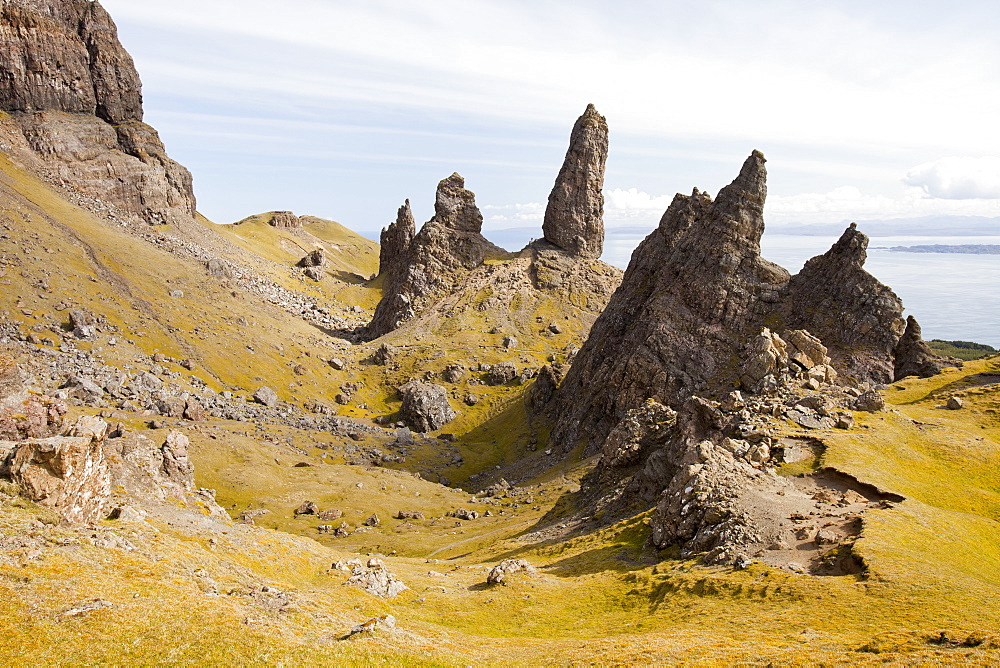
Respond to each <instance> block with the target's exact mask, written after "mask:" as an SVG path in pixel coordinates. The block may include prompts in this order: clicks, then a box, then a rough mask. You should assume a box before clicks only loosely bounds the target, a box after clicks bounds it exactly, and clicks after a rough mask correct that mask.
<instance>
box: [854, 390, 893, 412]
mask: <svg viewBox="0 0 1000 668" xmlns="http://www.w3.org/2000/svg"><path fill="white" fill-rule="evenodd" d="M851 408H852V409H854V410H856V411H866V412H868V413H877V412H878V411H880V410H882V409H884V408H885V399H883V398H882V395H881V394H879V393H878V392H877V391H876V390H868V391H867V392H864V393H862V394H861V396H860V397H858V398H857V399H855V400H854V401H853V402H852V403H851Z"/></svg>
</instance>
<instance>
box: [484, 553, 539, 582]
mask: <svg viewBox="0 0 1000 668" xmlns="http://www.w3.org/2000/svg"><path fill="white" fill-rule="evenodd" d="M522 571H523V572H524V573H526V574H527V575H534V574H535V573H536V570H535V567H534V566H532V565H531V564H530V563H529V562H528V561H527V560H526V559H504V560H503V561H501V562H500V563H499V564H497V565H496V566H494V567H493V568H491V569H490V572H489V574H488V575H487V576H486V583H487V584H500V585H506V584H507V580H508V578H509V577H510V576H511V575H513V574H515V573H520V572H522Z"/></svg>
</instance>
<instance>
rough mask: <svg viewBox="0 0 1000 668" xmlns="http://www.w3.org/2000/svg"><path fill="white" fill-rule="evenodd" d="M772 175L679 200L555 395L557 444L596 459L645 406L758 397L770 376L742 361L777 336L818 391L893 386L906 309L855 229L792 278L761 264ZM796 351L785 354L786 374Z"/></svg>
mask: <svg viewBox="0 0 1000 668" xmlns="http://www.w3.org/2000/svg"><path fill="white" fill-rule="evenodd" d="M764 162H765V161H764V156H763V155H762V154H761V153H760V152H758V151H754V152H753V153H752V154H751V155H750V157H748V158H747V160H746V161H745V162H744V164H743V168H742V169H741V171H740V174H739V176H738V177H737V178H736V179H735V180H734V181H733V182H732V183H731V184H730V185H728V186H726V187H725V188H723V189H722V190H721V191H720V192H719V194H718V197H716V199H715V200H712V198H711V197H709V196H708V195H707V194H705V193H702V192H700V191H699V190H698V189H695V190H694V192H693V193H692V194H691V195H690V196H685V195H681V194H678V195H677V196H676V197H675V198H674V200H673V202H671V204H670V206H669V208H668V209H667V211H666V213H664V215H663V217H662V219H661V220H660V224H659V226H658V227H657V229H655V230H653V232H652V233H651V234H650V235H649V236H648V237H647V238H646V239H645V240H644V241H643V242H642V243H641V244H640V245H639V246H638V248H636V250H635V252H634V253H633V254H632V259H631V261H630V263H629V267H628V269H627V270H626V272H625V276H624V278H623V280H622V284H621V286H620V287H619V288H618V290H617V291H616V292H615V294H614V295H613V296H612V298H611V300H610V302H609V304H608V307H607V309H606V310H605V311H604V313H603V314H602V315H601V316H600V317H599V318H598V319H597V321H596V322H595V323H594V326H593V328H592V329H591V333H590V337H589V339H588V340H587V342H586V344H585V345H584V346H583V348H582V349H581V350H580V353H579V355H578V356H577V357H576V359H575V361H574V363H573V365H572V367H571V368H570V370H569V372H568V373H567V375H566V379H565V381H564V383H563V384H562V386H561V388H560V390H559V392H558V393H557V395H556V398H555V400H554V401H555V402H557V403H556V408H555V409H554V413H555V415H556V416H557V419H556V427H555V430H554V431H553V439H554V441H555V443H556V444H558V445H559V446H562V447H563V448H565V449H567V450H568V449H570V448H572V447H574V446H575V445H577V444H578V443H580V442H581V441H582V442H584V443H585V452H597V451H598V450H599V449H600V447H601V444H602V442H603V441H604V439H605V437H607V435H608V434H609V432H610V431H611V430H612V429H613V428H614V427H615V425H616V424H617V423H618V422H619V421H620V420H621V419H622V418H623V417H624V416H625V415H626V413H627V412H628V411H629V410H631V409H634V408H636V407H639V406H641V405H642V404H643V402H644V401H645V400H647V399H654V400H656V401H658V402H661V403H663V404H665V405H668V406H674V407H676V406H679V405H680V404H682V403H683V402H684V401H686V400H687V398H689V397H690V396H691V395H693V394H699V395H702V396H719V395H720V394H721V393H724V392H725V391H728V390H730V389H733V388H736V387H740V386H741V383H742V384H743V386H744V387H745V388H746V389H750V390H759V389H761V388H760V387H759V386H758V385H757V383H758V381H761V380H762V379H763V377H764V376H766V375H767V373H763V374H760V375H759V376H758V377H757V378H756V379H752V378H748V377H747V371H749V370H748V369H746V368H743V367H742V366H741V364H740V363H739V360H740V358H741V356H742V354H743V351H744V349H745V348H746V346H747V344H748V343H749V342H751V340H752V339H753V337H756V336H760V335H762V330H764V329H765V328H766V327H770V328H772V329H775V330H776V331H775V332H774V333H775V334H776V335H778V336H779V337H783V338H784V340H783V341H782V344H781V345H782V346H785V345H786V343H787V344H789V346H790V347H791V348H792V349H793V350H792V351H791V352H792V353H796V354H801V355H802V356H803V358H802V359H803V360H808V364H804V363H803V364H799V365H798V368H810V369H812V368H813V367H815V370H814V371H813V373H814V374H815V375H816V378H815V382H817V383H821V382H832V381H833V380H834V379H836V378H837V377H838V375H839V378H840V380H841V381H842V382H847V383H854V384H860V383H866V382H868V383H884V382H890V381H892V380H893V378H894V377H895V373H894V369H893V360H894V348H895V346H896V344H897V342H899V340H900V337H901V335H902V334H903V320H902V304H901V302H900V301H899V299H898V297H896V295H895V294H894V293H893V292H892V290H890V289H889V288H888V287H886V286H885V285H882V284H881V283H879V282H878V280H876V279H875V278H874V277H873V276H871V275H870V274H868V273H867V272H866V271H865V270H864V269H863V266H862V265H863V263H864V260H865V248H866V246H867V238H866V237H865V236H864V235H863V234H861V233H860V232H858V230H857V228H856V226H855V225H853V224H852V225H851V226H850V227H849V228H848V229H847V230H846V231H845V233H844V235H843V236H842V237H841V238H840V240H839V241H837V243H836V244H834V246H833V248H831V249H830V251H828V252H827V253H825V254H823V255H821V256H819V257H816V258H813V259H812V260H810V261H809V262H807V263H806V265H805V267H804V268H803V269H802V271H801V272H800V273H799V274H798V275H796V276H794V277H792V276H790V275H789V274H788V272H787V271H785V270H784V269H783V268H781V267H779V266H778V265H775V264H773V263H771V262H768V261H767V260H765V259H763V258H762V257H761V254H760V238H761V235H762V233H763V231H764V218H763V208H764V200H765V197H766V193H767V186H766V171H765V168H764ZM768 336H770V332H768ZM765 343H767V342H763V343H762V345H764V344H765ZM768 345H770V344H768ZM810 351H813V352H812V353H810ZM788 352H789V351H785V350H783V349H782V350H776V351H775V352H774V354H773V357H774V360H772V362H773V365H774V366H775V370H778V367H785V366H787V365H788V364H789V360H788ZM811 356H816V357H817V358H818V359H816V360H813V359H811ZM792 362H795V359H794V356H793V358H792ZM827 362H828V363H827ZM779 373H780V371H779ZM549 410H552V409H551V408H550V409H549Z"/></svg>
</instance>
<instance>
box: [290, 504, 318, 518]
mask: <svg viewBox="0 0 1000 668" xmlns="http://www.w3.org/2000/svg"><path fill="white" fill-rule="evenodd" d="M294 515H295V516H296V517H298V516H300V515H319V506H317V505H316V503H315V502H314V501H303V502H302V505H300V506H299V507H298V508H296V509H295V512H294Z"/></svg>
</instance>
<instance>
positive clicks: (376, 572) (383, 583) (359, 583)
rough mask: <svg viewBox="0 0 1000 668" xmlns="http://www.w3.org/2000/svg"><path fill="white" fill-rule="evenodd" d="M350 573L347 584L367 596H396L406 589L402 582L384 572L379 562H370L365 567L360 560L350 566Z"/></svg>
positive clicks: (384, 569) (382, 565)
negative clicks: (365, 593) (360, 590)
mask: <svg viewBox="0 0 1000 668" xmlns="http://www.w3.org/2000/svg"><path fill="white" fill-rule="evenodd" d="M351 561H352V562H354V561H355V560H354V559H352V560H351ZM351 573H352V575H351V577H350V578H348V580H347V584H349V585H354V586H356V587H360V588H362V589H364V590H365V591H367V592H368V593H369V594H374V595H375V596H381V597H382V598H392V597H394V596H398V595H399V594H401V593H402V592H404V591H405V590H407V589H408V587H407V586H406V585H405V584H403V582H402V580H400V579H399V578H397V577H396V576H395V575H393V574H392V573H390V572H389V571H388V570H386V568H385V565H384V564H383V563H382V562H381V561H379V560H375V561H374V562H371V561H370V562H369V565H368V566H367V567H365V566H364V565H363V564H362V563H361V561H360V560H357V562H356V563H352V564H351Z"/></svg>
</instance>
